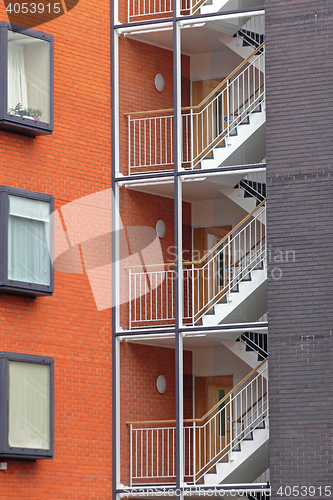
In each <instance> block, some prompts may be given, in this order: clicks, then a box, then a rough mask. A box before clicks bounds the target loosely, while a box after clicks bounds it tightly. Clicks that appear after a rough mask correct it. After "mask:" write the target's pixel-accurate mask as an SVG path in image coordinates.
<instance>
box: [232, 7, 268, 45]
mask: <svg viewBox="0 0 333 500" xmlns="http://www.w3.org/2000/svg"><path fill="white" fill-rule="evenodd" d="M234 36H238V37H239V38H241V39H242V41H244V42H245V43H246V44H248V45H250V46H252V47H253V48H257V47H259V45H261V44H262V42H263V41H264V40H265V16H264V15H263V16H255V17H251V19H249V20H248V21H247V22H246V23H245V24H244V25H243V26H242V27H241V28H240V29H239V30H238V31H237V33H236V34H235V35H234Z"/></svg>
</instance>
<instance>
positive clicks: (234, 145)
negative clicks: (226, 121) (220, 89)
mask: <svg viewBox="0 0 333 500" xmlns="http://www.w3.org/2000/svg"><path fill="white" fill-rule="evenodd" d="M264 105H265V103H264V102H262V103H261V106H264ZM248 118H249V123H243V124H240V125H238V126H237V135H231V136H229V137H228V138H227V139H225V141H224V142H225V145H224V146H217V147H215V148H214V149H213V150H212V153H213V158H205V159H203V160H202V161H201V168H202V169H208V170H209V169H211V168H218V167H221V166H223V164H224V163H225V162H226V161H227V160H228V158H229V157H230V156H231V155H232V154H233V153H235V151H236V150H237V149H238V148H239V147H240V146H242V144H243V143H244V142H245V141H247V140H248V139H249V138H250V137H251V136H252V135H253V134H255V133H256V132H257V131H258V130H259V129H260V128H261V127H263V126H264V125H265V123H266V111H265V110H263V109H262V110H261V111H258V112H252V113H250V114H249V116H248Z"/></svg>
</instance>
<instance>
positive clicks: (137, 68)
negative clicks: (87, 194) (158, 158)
mask: <svg viewBox="0 0 333 500" xmlns="http://www.w3.org/2000/svg"><path fill="white" fill-rule="evenodd" d="M158 73H161V74H162V75H163V77H164V80H165V87H164V90H163V91H162V92H158V91H157V90H156V88H155V83H154V82H155V76H156V75H157V74H158ZM189 78H190V58H189V57H188V56H183V57H182V106H189V105H190V79H189ZM172 108H173V52H172V51H170V50H166V49H162V48H159V47H153V46H152V45H148V44H146V43H141V42H138V41H135V40H131V39H129V38H126V37H124V36H121V37H120V38H119V129H120V171H121V172H122V173H123V174H124V175H127V174H128V117H127V116H125V115H124V113H129V112H137V111H147V110H163V109H172ZM170 114H172V112H171V113H170V112H167V113H161V114H160V115H161V116H163V115H170ZM160 115H158V116H160ZM145 116H148V115H144V114H143V115H140V116H138V117H137V118H139V117H140V118H143V117H145ZM150 116H153V115H150ZM168 147H169V148H170V146H169V145H168ZM169 168H173V166H172V165H171V167H169ZM147 170H149V169H147ZM150 170H151V169H150ZM155 170H156V168H155V169H154V171H155Z"/></svg>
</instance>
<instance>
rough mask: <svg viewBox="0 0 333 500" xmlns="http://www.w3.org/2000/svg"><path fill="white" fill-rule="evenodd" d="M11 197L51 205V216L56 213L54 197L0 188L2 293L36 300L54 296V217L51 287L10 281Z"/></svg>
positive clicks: (0, 278)
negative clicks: (9, 228) (9, 221)
mask: <svg viewBox="0 0 333 500" xmlns="http://www.w3.org/2000/svg"><path fill="white" fill-rule="evenodd" d="M9 195H12V196H18V197H20V198H28V199H31V200H38V201H44V202H47V203H50V214H52V213H53V212H54V198H53V196H52V195H49V194H42V193H37V192H34V191H27V190H25V189H18V188H12V187H9V186H0V293H6V294H10V295H20V296H24V297H34V298H35V297H38V296H42V295H52V294H53V292H54V266H53V261H54V254H53V253H54V227H53V218H52V217H50V224H51V228H50V250H51V255H50V285H40V284H37V283H28V282H24V281H16V280H10V279H8V212H9V202H8V196H9Z"/></svg>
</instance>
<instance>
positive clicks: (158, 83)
mask: <svg viewBox="0 0 333 500" xmlns="http://www.w3.org/2000/svg"><path fill="white" fill-rule="evenodd" d="M164 87H165V81H164V77H163V75H161V73H158V74H157V75H156V76H155V88H156V90H158V91H159V92H162V90H164Z"/></svg>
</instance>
